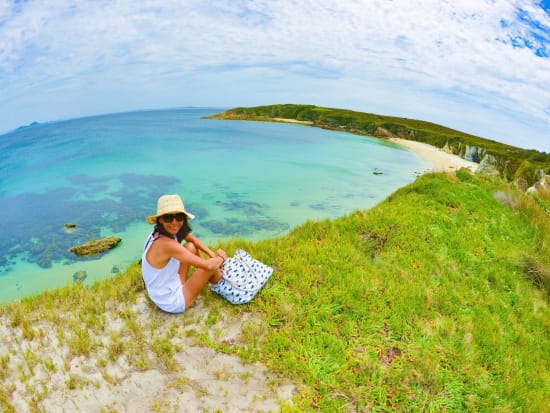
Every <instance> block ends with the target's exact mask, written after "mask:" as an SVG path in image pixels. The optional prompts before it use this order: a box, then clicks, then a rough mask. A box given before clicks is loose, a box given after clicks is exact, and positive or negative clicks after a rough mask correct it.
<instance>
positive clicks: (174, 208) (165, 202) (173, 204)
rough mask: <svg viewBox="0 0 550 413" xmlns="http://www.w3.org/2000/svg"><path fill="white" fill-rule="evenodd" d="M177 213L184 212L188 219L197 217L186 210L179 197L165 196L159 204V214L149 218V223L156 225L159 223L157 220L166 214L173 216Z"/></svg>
mask: <svg viewBox="0 0 550 413" xmlns="http://www.w3.org/2000/svg"><path fill="white" fill-rule="evenodd" d="M176 212H183V213H184V214H185V215H187V218H189V219H193V218H195V215H193V214H190V213H189V212H187V211H186V210H185V206H184V205H183V201H182V200H181V198H180V197H179V195H163V196H161V197H160V198H159V200H158V202H157V213H156V215H151V216H148V217H147V222H148V223H149V224H154V223H155V222H156V221H157V218H158V217H160V216H161V215H164V214H173V213H176Z"/></svg>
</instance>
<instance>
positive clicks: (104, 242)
mask: <svg viewBox="0 0 550 413" xmlns="http://www.w3.org/2000/svg"><path fill="white" fill-rule="evenodd" d="M120 241H122V238H119V237H114V236H112V237H105V238H101V239H95V240H90V241H88V242H86V243H84V244H82V245H75V246H74V247H71V248H70V251H72V252H74V253H75V254H76V255H78V256H82V255H91V254H99V253H101V252H104V251H108V250H110V249H113V248H114V247H116V246H117V245H118V244H119V242H120Z"/></svg>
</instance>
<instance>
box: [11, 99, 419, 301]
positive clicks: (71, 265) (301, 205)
mask: <svg viewBox="0 0 550 413" xmlns="http://www.w3.org/2000/svg"><path fill="white" fill-rule="evenodd" d="M222 110H223V109H217V108H214V109H197V108H186V109H174V110H160V111H142V112H132V113H124V114H113V115H105V116H96V117H90V118H83V119H75V120H69V121H63V122H55V123H48V124H41V125H37V126H31V127H28V128H21V129H18V130H16V131H14V132H11V133H9V134H6V135H3V136H0V153H1V154H2V156H1V157H0V205H1V209H0V221H1V222H2V232H3V234H2V237H1V239H0V302H6V301H10V300H13V299H16V298H20V297H23V296H26V295H31V294H35V293H38V292H41V291H43V290H45V289H48V288H53V287H58V286H63V285H66V284H69V283H72V282H80V281H75V278H78V275H79V274H80V275H81V274H82V271H84V272H85V277H86V278H85V280H84V282H85V283H93V282H94V281H97V280H100V279H104V278H107V277H110V276H112V275H113V274H115V273H116V272H118V271H121V270H124V269H125V268H126V267H127V266H128V265H130V264H131V263H132V262H134V261H135V260H137V259H139V257H140V255H141V249H142V245H143V241H144V239H145V237H146V235H147V234H148V232H149V231H150V229H151V227H150V226H149V225H147V224H146V223H145V217H146V216H147V215H151V214H153V213H155V211H156V201H157V199H158V197H159V196H160V195H162V194H165V193H178V194H180V195H181V196H182V198H183V200H184V202H185V204H186V208H187V209H188V210H189V211H190V212H191V213H193V214H195V215H196V217H197V218H196V219H195V220H194V221H191V226H192V227H193V231H194V233H195V234H196V235H198V236H199V237H201V238H202V239H203V240H204V241H206V242H208V243H213V242H216V241H218V240H223V239H227V238H231V237H239V238H245V239H262V238H269V237H275V236H280V235H283V234H285V233H287V232H288V231H289V230H290V229H292V228H293V227H295V226H296V225H299V224H301V223H303V222H305V221H306V220H308V219H322V218H327V217H331V218H336V217H339V216H342V215H344V214H347V213H349V212H351V211H353V210H355V209H366V208H370V207H372V206H373V205H375V204H376V203H378V202H380V201H382V200H383V199H384V198H386V197H387V196H388V195H389V194H391V193H392V192H394V191H395V190H396V189H397V188H399V187H401V186H403V185H406V184H407V183H409V182H412V181H413V180H414V179H415V177H416V175H417V174H418V173H419V172H421V171H424V170H426V169H427V168H428V167H429V165H427V164H426V162H425V161H424V160H422V159H420V158H419V157H418V156H416V155H415V154H414V153H412V152H409V151H408V150H405V149H403V148H401V147H398V146H396V145H394V144H392V143H389V142H384V141H380V140H378V139H375V138H368V137H361V136H356V135H352V134H348V133H344V132H334V131H327V130H323V129H318V128H312V127H308V126H303V125H296V124H283V123H264V122H246V121H221V120H207V119H201V117H202V116H205V115H209V114H213V113H218V112H220V111H222ZM67 223H72V224H75V225H76V228H75V229H74V230H72V231H71V230H67V229H66V228H65V224H67ZM107 235H117V236H120V237H121V238H122V239H123V241H122V243H121V244H120V245H119V246H118V247H116V248H115V249H114V250H112V251H109V252H107V253H104V254H101V255H99V256H94V257H91V258H78V257H76V256H74V254H73V253H71V252H70V251H69V248H70V247H71V246H73V245H77V244H81V243H84V242H85V241H87V240H89V239H94V238H99V237H102V236H107ZM75 274H76V275H75Z"/></svg>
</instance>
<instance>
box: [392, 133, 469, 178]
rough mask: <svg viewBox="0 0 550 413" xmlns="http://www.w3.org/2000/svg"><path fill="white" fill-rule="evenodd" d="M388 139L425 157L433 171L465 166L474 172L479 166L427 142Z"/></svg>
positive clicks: (456, 168)
mask: <svg viewBox="0 0 550 413" xmlns="http://www.w3.org/2000/svg"><path fill="white" fill-rule="evenodd" d="M389 140H390V141H391V142H394V143H397V144H398V145H401V146H404V147H406V148H408V149H410V150H411V151H413V152H414V153H416V154H417V155H419V156H421V157H422V158H424V159H426V160H427V161H428V162H430V163H431V164H432V171H434V172H452V171H456V170H458V169H460V168H466V169H469V170H470V171H471V172H475V171H476V170H477V168H478V167H479V164H478V163H476V162H471V161H467V160H466V159H462V158H461V157H460V156H457V155H453V154H451V153H448V152H445V151H443V150H442V149H439V148H436V147H435V146H432V145H428V144H427V143H422V142H416V141H410V140H406V139H399V138H390V139H389Z"/></svg>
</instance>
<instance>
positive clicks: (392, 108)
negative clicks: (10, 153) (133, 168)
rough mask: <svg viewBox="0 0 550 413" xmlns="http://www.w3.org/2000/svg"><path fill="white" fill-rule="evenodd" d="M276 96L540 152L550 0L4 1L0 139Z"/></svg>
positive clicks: (549, 99)
mask: <svg viewBox="0 0 550 413" xmlns="http://www.w3.org/2000/svg"><path fill="white" fill-rule="evenodd" d="M276 103H304V104H314V105H318V106H326V107H333V108H343V109H352V110H357V111H361V112H369V113H378V114H383V115H392V116H402V117H407V118H414V119H421V120H426V121H430V122H434V123H438V124H441V125H445V126H448V127H451V128H455V129H458V130H461V131H464V132H468V133H472V134H474V135H477V136H482V137H484V138H488V139H493V140H496V141H499V142H503V143H508V144H511V145H514V146H518V147H521V148H526V149H537V150H541V151H546V152H550V0H542V1H541V0H422V1H420V0H418V1H415V0H337V1H336V0H15V1H14V0H0V134H3V133H6V132H8V131H10V130H13V129H15V128H17V127H19V126H22V125H28V124H30V123H31V122H48V121H56V120H63V119H71V118H78V117H84V116H92V115H97V114H106V113H116V112H126V111H132V110H146V109H161V108H174V107H186V106H198V107H222V108H230V107H236V106H256V105H268V104H276Z"/></svg>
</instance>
